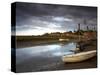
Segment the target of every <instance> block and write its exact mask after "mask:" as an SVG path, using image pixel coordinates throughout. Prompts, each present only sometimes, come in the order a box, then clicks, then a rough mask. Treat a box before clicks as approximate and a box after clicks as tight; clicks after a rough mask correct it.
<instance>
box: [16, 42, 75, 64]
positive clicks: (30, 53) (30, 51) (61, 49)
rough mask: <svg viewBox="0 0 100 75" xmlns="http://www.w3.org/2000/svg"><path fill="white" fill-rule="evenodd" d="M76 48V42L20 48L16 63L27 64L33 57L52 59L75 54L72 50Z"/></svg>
mask: <svg viewBox="0 0 100 75" xmlns="http://www.w3.org/2000/svg"><path fill="white" fill-rule="evenodd" d="M75 48H76V43H74V42H70V43H64V44H63V43H58V44H57V43H56V44H49V45H48V44H47V45H40V46H33V47H25V48H18V49H17V50H16V63H17V64H18V63H21V62H25V61H27V60H28V59H30V58H32V57H35V58H37V57H38V58H39V57H40V58H52V57H61V56H63V55H66V54H73V53H74V52H73V51H72V50H75Z"/></svg>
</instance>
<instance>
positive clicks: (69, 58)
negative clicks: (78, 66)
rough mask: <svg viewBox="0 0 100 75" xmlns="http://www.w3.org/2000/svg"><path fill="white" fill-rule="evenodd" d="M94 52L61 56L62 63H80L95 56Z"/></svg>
mask: <svg viewBox="0 0 100 75" xmlns="http://www.w3.org/2000/svg"><path fill="white" fill-rule="evenodd" d="M96 52H97V51H96V50H92V51H87V52H80V53H76V54H72V55H64V56H62V61H63V62H66V63H67V62H81V61H85V60H88V59H90V58H92V57H94V56H96Z"/></svg>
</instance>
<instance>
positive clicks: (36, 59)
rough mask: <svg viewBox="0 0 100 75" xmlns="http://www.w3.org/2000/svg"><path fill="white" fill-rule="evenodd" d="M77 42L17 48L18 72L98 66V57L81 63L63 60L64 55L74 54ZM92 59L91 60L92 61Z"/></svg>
mask: <svg viewBox="0 0 100 75" xmlns="http://www.w3.org/2000/svg"><path fill="white" fill-rule="evenodd" d="M75 48H76V43H75V42H64V43H61V42H60V43H53V44H45V45H38V46H31V47H24V48H17V49H16V72H35V71H50V70H65V69H78V68H79V69H80V68H89V67H96V58H94V59H93V60H89V61H86V62H81V63H73V64H72V63H71V64H70V63H69V64H65V63H64V62H62V60H61V57H62V56H63V55H68V54H73V53H74V50H75ZM90 61H91V62H90Z"/></svg>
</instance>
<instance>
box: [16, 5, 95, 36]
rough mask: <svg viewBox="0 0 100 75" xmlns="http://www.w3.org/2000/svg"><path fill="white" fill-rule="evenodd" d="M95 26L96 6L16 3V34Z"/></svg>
mask: <svg viewBox="0 0 100 75" xmlns="http://www.w3.org/2000/svg"><path fill="white" fill-rule="evenodd" d="M78 23H80V24H81V29H86V26H87V25H88V26H89V27H90V28H93V27H97V8H96V7H82V6H81V7H79V6H65V5H50V4H35V3H32V4H30V3H16V34H17V35H42V34H44V33H50V32H65V31H74V30H77V28H78V27H77V24H78Z"/></svg>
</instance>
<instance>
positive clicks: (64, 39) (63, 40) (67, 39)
mask: <svg viewBox="0 0 100 75" xmlns="http://www.w3.org/2000/svg"><path fill="white" fill-rule="evenodd" d="M59 41H69V39H59Z"/></svg>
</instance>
